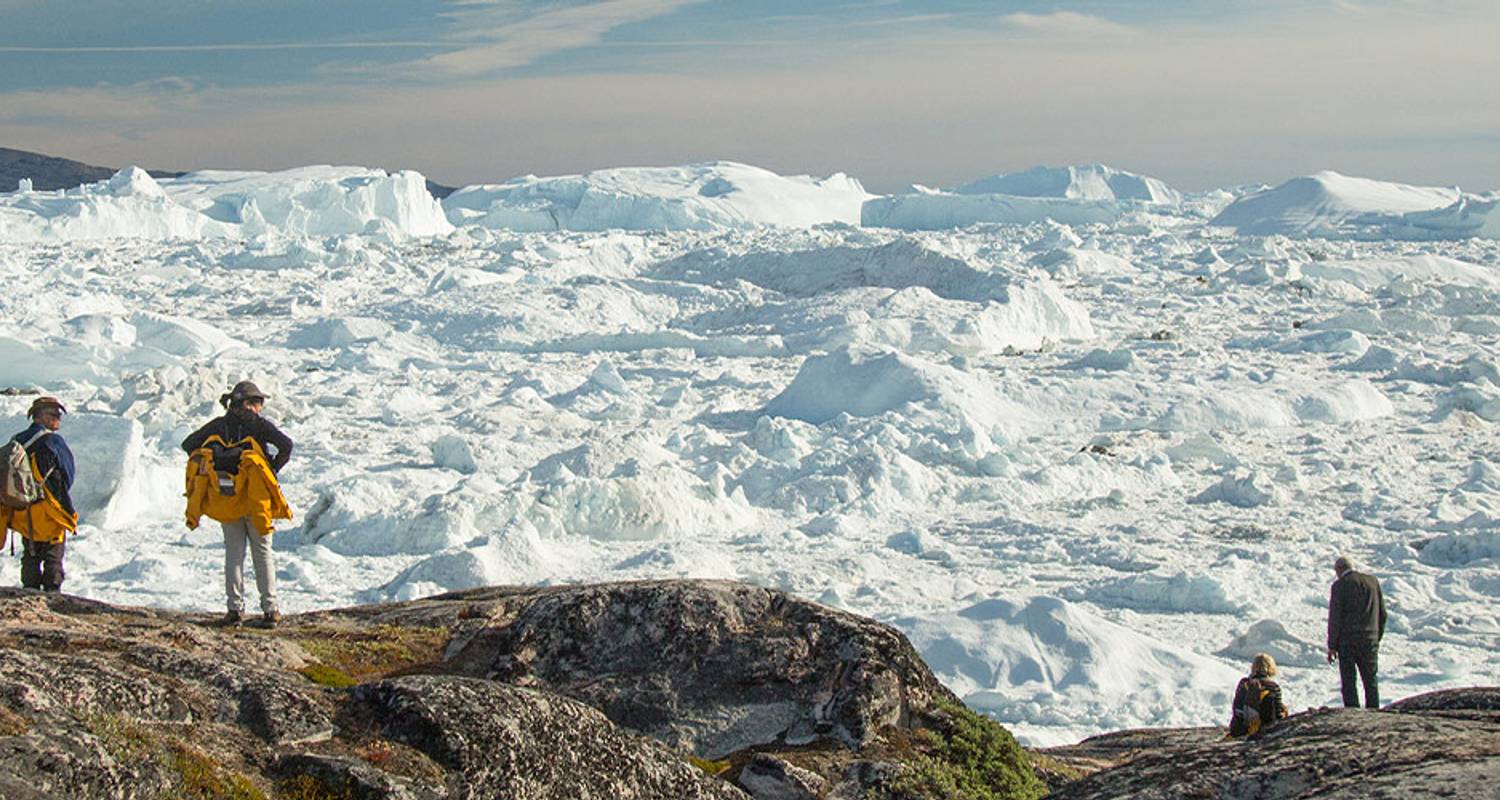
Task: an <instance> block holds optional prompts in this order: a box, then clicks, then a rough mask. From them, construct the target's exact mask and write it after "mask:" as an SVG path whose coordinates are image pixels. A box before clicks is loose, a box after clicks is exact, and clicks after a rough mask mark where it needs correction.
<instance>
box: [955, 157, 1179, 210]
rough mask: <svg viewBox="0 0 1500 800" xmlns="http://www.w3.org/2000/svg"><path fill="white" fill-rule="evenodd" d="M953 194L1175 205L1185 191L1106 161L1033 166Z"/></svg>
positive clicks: (973, 183) (957, 190)
mask: <svg viewBox="0 0 1500 800" xmlns="http://www.w3.org/2000/svg"><path fill="white" fill-rule="evenodd" d="M953 193H954V194H1008V195H1014V196H1016V197H1061V198H1066V199H1069V200H1104V201H1108V202H1118V201H1137V202H1141V203H1150V204H1153V205H1167V206H1175V205H1179V204H1180V203H1181V202H1182V194H1181V193H1180V192H1178V191H1177V190H1176V189H1173V188H1172V187H1170V186H1168V185H1167V184H1166V183H1164V182H1162V181H1160V180H1158V179H1156V178H1150V177H1146V176H1144V175H1136V174H1134V173H1131V172H1125V171H1124V170H1119V169H1115V168H1114V167H1108V166H1105V165H1103V164H1085V165H1080V166H1071V167H1032V168H1031V169H1028V170H1025V171H1024V172H1012V173H1009V174H1005V175H995V176H992V177H989V178H981V179H980V180H977V181H973V182H971V183H966V184H964V185H963V186H959V187H958V188H956V189H954V190H953Z"/></svg>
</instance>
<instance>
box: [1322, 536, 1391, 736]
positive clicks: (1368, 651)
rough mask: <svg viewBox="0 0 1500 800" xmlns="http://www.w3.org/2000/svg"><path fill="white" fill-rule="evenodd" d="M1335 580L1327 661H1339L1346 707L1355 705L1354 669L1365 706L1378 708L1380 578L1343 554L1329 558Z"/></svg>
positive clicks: (1382, 632)
mask: <svg viewBox="0 0 1500 800" xmlns="http://www.w3.org/2000/svg"><path fill="white" fill-rule="evenodd" d="M1333 571H1334V573H1335V574H1337V575H1338V580H1336V581H1334V582H1333V589H1332V590H1331V591H1330V592H1329V596H1328V662H1329V663H1333V660H1334V659H1338V662H1339V684H1340V688H1341V689H1342V691H1343V695H1344V706H1345V707H1346V708H1358V707H1359V691H1358V689H1357V687H1356V686H1355V685H1354V673H1355V672H1356V671H1358V672H1359V679H1360V682H1361V683H1363V684H1364V687H1365V708H1380V689H1379V687H1377V686H1376V683H1375V671H1376V669H1377V668H1378V666H1379V655H1380V640H1381V639H1383V638H1385V618H1386V617H1385V598H1384V597H1383V596H1381V593H1380V581H1377V580H1375V578H1374V577H1373V576H1370V575H1366V574H1364V573H1362V572H1355V571H1354V565H1353V563H1351V562H1350V561H1349V559H1348V558H1345V557H1344V556H1339V557H1338V558H1337V559H1336V560H1334V562H1333Z"/></svg>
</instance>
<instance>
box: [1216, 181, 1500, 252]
mask: <svg viewBox="0 0 1500 800" xmlns="http://www.w3.org/2000/svg"><path fill="white" fill-rule="evenodd" d="M1497 201H1500V198H1497V197H1495V196H1486V197H1478V196H1475V195H1466V194H1463V193H1462V192H1460V191H1459V190H1458V188H1457V187H1452V188H1439V187H1429V186H1408V185H1406V184H1402V183H1390V182H1387V181H1377V180H1370V179H1368V178H1352V177H1349V176H1348V175H1341V174H1339V173H1337V172H1331V171H1324V172H1319V173H1316V174H1313V175H1307V176H1304V177H1301V178H1293V179H1291V180H1289V181H1287V182H1285V183H1283V184H1281V185H1279V186H1276V187H1274V188H1271V189H1266V190H1264V191H1260V192H1256V193H1254V194H1251V195H1247V196H1245V197H1242V198H1240V199H1238V200H1236V201H1234V202H1233V203H1231V204H1230V205H1229V206H1228V207H1227V208H1225V209H1224V210H1223V211H1222V212H1220V213H1219V215H1218V216H1216V217H1214V218H1213V219H1212V220H1210V222H1209V224H1210V225H1220V226H1223V227H1226V228H1234V229H1235V230H1236V231H1237V232H1238V233H1241V234H1247V235H1252V236H1270V235H1274V234H1281V235H1285V236H1295V237H1304V238H1325V239H1462V238H1467V237H1470V236H1490V237H1493V236H1497V235H1500V219H1492V216H1493V215H1492V214H1491V212H1492V211H1493V210H1494V208H1495V206H1496V204H1497Z"/></svg>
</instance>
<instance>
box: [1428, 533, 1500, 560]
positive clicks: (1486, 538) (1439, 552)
mask: <svg viewBox="0 0 1500 800" xmlns="http://www.w3.org/2000/svg"><path fill="white" fill-rule="evenodd" d="M1495 559H1500V531H1477V532H1474V533H1450V534H1447V535H1444V536H1439V537H1437V538H1436V539H1433V540H1432V541H1430V542H1428V543H1427V544H1426V545H1425V546H1423V547H1422V552H1421V553H1420V554H1419V555H1418V557H1417V560H1419V561H1421V562H1422V563H1423V564H1427V565H1429V566H1434V567H1463V566H1468V565H1470V564H1474V563H1475V562H1479V561H1493V560H1495Z"/></svg>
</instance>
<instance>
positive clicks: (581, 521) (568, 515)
mask: <svg viewBox="0 0 1500 800" xmlns="http://www.w3.org/2000/svg"><path fill="white" fill-rule="evenodd" d="M688 466H689V465H687V464H684V463H683V462H682V461H681V459H679V458H678V457H677V456H676V455H675V454H674V453H672V452H670V451H668V450H666V449H665V448H663V447H661V446H660V445H659V444H657V443H656V442H654V441H651V440H650V439H648V438H647V437H646V436H644V435H643V434H631V435H627V436H625V437H622V438H619V439H606V440H601V441H593V442H588V443H586V444H582V445H579V446H578V447H575V448H572V449H569V450H565V451H562V452H560V453H555V454H553V455H551V456H548V457H547V458H545V459H543V460H542V461H541V462H539V463H538V464H537V465H536V466H535V467H533V468H532V469H531V471H530V478H531V480H532V481H534V483H535V485H536V488H538V489H539V491H534V492H532V493H531V495H530V496H532V497H533V498H534V501H533V502H532V503H531V505H530V506H529V507H527V508H525V509H524V510H523V513H524V515H525V516H526V518H527V519H529V520H530V521H531V523H532V524H534V525H535V526H536V528H537V529H538V530H540V531H541V532H542V533H543V534H544V535H546V536H549V537H561V536H585V537H589V538H592V539H598V540H606V541H646V540H656V539H683V538H688V537H691V536H695V535H699V534H701V533H702V531H703V530H704V529H712V530H716V531H732V530H739V529H742V528H744V527H746V526H747V525H750V524H752V523H754V522H755V521H756V520H757V519H758V516H757V514H756V512H755V511H754V509H752V508H751V507H750V505H749V503H748V502H747V501H746V500H745V496H744V493H743V492H742V491H740V490H738V489H733V490H731V489H728V488H727V487H726V485H725V480H724V476H723V474H722V473H721V472H717V471H716V472H715V473H714V474H711V475H709V476H708V478H707V479H704V478H703V477H700V476H699V475H697V474H695V473H694V472H692V471H691V470H690V469H689V468H688Z"/></svg>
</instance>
